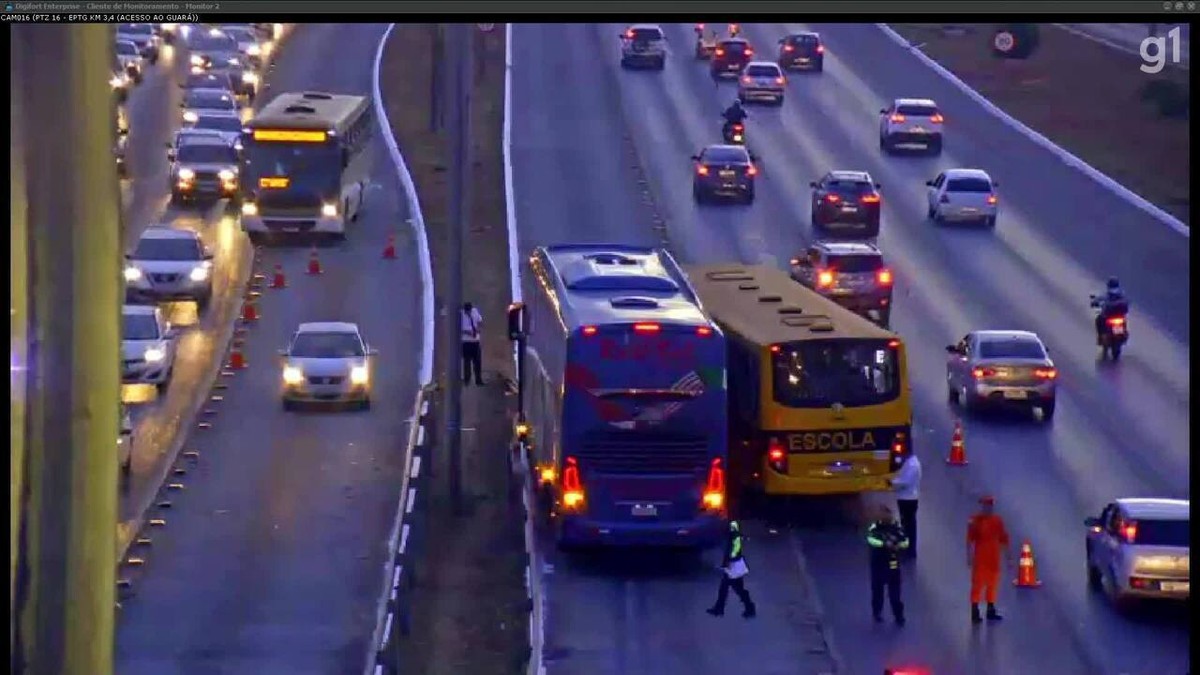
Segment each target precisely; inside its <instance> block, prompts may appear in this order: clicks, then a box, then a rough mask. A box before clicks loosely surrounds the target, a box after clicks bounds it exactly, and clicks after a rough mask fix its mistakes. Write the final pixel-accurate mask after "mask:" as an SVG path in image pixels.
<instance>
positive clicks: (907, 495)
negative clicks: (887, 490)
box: [890, 452, 921, 558]
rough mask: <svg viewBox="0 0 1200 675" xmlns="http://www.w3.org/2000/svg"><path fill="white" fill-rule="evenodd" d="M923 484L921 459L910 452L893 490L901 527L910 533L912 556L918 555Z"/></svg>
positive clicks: (902, 465) (910, 553) (896, 478)
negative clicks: (919, 501) (920, 487)
mask: <svg viewBox="0 0 1200 675" xmlns="http://www.w3.org/2000/svg"><path fill="white" fill-rule="evenodd" d="M920 484H921V460H919V459H917V453H915V452H910V453H909V454H908V457H907V458H905V460H904V463H903V464H901V465H900V470H899V471H897V472H896V477H895V478H893V479H892V480H891V483H890V485H891V487H892V491H893V492H894V493H895V494H896V510H897V511H899V512H900V527H901V528H902V529H903V530H904V533H905V534H906V535H908V552H907V555H908V557H910V558H915V557H917V494H918V487H919V486H920Z"/></svg>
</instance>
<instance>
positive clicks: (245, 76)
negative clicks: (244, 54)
mask: <svg viewBox="0 0 1200 675" xmlns="http://www.w3.org/2000/svg"><path fill="white" fill-rule="evenodd" d="M242 82H244V83H245V84H254V83H256V82H258V74H257V73H251V72H249V71H247V72H244V73H242Z"/></svg>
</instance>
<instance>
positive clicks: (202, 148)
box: [177, 143, 238, 164]
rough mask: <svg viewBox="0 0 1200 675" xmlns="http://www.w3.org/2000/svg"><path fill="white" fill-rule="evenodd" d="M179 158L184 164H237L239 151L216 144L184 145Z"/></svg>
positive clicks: (179, 152) (180, 148)
mask: <svg viewBox="0 0 1200 675" xmlns="http://www.w3.org/2000/svg"><path fill="white" fill-rule="evenodd" d="M177 157H178V159H179V161H180V162H182V163H184V164H237V161H238V156H237V150H234V149H233V148H231V147H229V146H228V145H217V144H215V143H184V144H183V145H181V146H179V151H178V154H177Z"/></svg>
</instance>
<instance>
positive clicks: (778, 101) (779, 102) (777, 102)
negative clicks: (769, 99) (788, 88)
mask: <svg viewBox="0 0 1200 675" xmlns="http://www.w3.org/2000/svg"><path fill="white" fill-rule="evenodd" d="M775 105H777V106H782V105H783V94H780V95H779V97H778V98H776V99H775Z"/></svg>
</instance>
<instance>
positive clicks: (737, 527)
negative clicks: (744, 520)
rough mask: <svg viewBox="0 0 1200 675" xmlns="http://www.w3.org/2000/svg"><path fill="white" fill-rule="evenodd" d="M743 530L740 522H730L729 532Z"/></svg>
mask: <svg viewBox="0 0 1200 675" xmlns="http://www.w3.org/2000/svg"><path fill="white" fill-rule="evenodd" d="M741 529H742V528H741V526H740V525H738V521H736V520H731V521H729V531H730V532H740V531H741Z"/></svg>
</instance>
